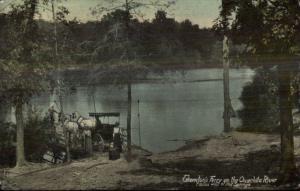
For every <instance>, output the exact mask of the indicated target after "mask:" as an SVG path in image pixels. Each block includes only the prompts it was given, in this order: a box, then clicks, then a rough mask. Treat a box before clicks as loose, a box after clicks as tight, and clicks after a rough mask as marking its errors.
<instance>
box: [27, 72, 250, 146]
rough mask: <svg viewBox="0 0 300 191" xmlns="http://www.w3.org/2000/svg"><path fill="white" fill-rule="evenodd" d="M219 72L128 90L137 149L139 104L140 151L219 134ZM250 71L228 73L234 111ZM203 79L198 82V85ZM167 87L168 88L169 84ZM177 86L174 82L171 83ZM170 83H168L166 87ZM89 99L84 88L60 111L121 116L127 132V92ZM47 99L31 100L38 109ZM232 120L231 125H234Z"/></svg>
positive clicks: (98, 91)
mask: <svg viewBox="0 0 300 191" xmlns="http://www.w3.org/2000/svg"><path fill="white" fill-rule="evenodd" d="M222 74H223V73H222V70H221V69H200V70H191V71H187V72H186V73H185V75H184V76H183V75H182V74H181V73H180V72H177V73H172V72H170V73H166V74H165V76H164V77H161V76H157V75H152V76H150V77H149V78H151V79H155V78H165V79H166V80H165V83H157V82H156V83H140V84H134V85H133V86H132V96H133V105H132V127H133V130H132V136H133V143H136V144H138V130H137V128H138V116H137V112H138V108H137V107H138V104H137V101H138V100H140V105H139V107H140V108H139V110H140V122H141V137H142V146H143V147H144V148H146V149H148V150H151V151H153V152H163V151H168V150H172V149H176V148H177V147H179V146H181V145H183V144H184V142H173V141H168V140H173V139H181V140H182V139H191V138H199V137H202V136H206V135H216V134H219V133H221V132H222V130H223V118H222V116H223V82H222ZM252 76H253V71H252V70H249V69H241V70H231V79H230V83H231V84H230V95H231V99H232V105H233V107H234V109H236V110H237V109H239V108H241V107H242V104H241V103H240V101H239V100H238V98H239V96H240V94H241V91H242V87H243V86H244V85H245V83H247V82H249V81H251V79H252ZM202 80H203V81H202ZM170 81H171V82H172V83H171V82H170ZM174 81H177V83H173V82H174ZM168 82H169V83H168ZM93 93H94V97H93V96H92V95H91V91H89V89H88V88H87V87H78V88H77V90H76V91H73V93H71V94H68V95H65V96H64V111H65V112H67V113H72V112H74V111H78V112H79V113H80V114H81V115H83V116H88V113H89V112H94V110H95V108H94V99H95V107H96V111H97V112H120V113H121V126H122V127H126V117H127V113H126V111H127V109H126V107H127V102H126V96H127V92H126V89H122V88H121V89H120V88H116V87H101V86H99V87H95V89H94V92H93ZM49 100H50V98H49V95H43V96H40V97H38V98H35V99H34V100H33V103H34V104H35V105H36V106H38V107H39V108H41V109H45V108H47V107H48V105H49ZM238 124H239V121H238V120H233V125H235V126H236V125H238Z"/></svg>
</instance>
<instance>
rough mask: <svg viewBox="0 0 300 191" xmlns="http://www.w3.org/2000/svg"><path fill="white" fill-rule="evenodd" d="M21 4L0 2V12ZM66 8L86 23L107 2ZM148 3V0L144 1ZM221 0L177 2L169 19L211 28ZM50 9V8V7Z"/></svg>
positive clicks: (74, 2)
mask: <svg viewBox="0 0 300 191" xmlns="http://www.w3.org/2000/svg"><path fill="white" fill-rule="evenodd" d="M18 1H19V2H20V1H22V0H0V11H3V10H2V9H3V7H6V6H7V5H8V4H9V3H15V2H18ZM62 1H63V2H62V3H61V4H63V5H64V6H65V7H67V8H68V9H69V11H70V15H69V16H68V18H69V19H73V18H75V17H76V18H77V19H78V20H79V21H82V22H86V21H89V20H96V19H97V16H94V15H92V14H91V10H90V9H91V8H94V7H95V6H97V5H98V4H99V3H103V2H104V1H105V0H67V1H66V0H62ZM142 1H143V2H146V1H147V0H142ZM220 5H221V0H176V4H175V5H174V6H172V7H171V9H170V10H168V11H167V12H168V14H169V17H172V18H175V19H176V20H178V21H183V20H185V19H189V20H191V21H192V22H193V23H194V24H198V25H199V26H200V27H211V26H212V24H213V21H214V20H215V19H216V18H217V17H218V13H219V7H220ZM49 8H50V7H49ZM155 11H156V10H154V9H144V10H142V12H143V13H144V14H145V19H150V20H151V19H152V18H153V16H154V13H155ZM42 18H44V19H48V20H49V19H51V13H50V12H49V11H45V12H44V13H43V14H42Z"/></svg>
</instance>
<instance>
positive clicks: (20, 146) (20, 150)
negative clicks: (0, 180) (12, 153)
mask: <svg viewBox="0 0 300 191" xmlns="http://www.w3.org/2000/svg"><path fill="white" fill-rule="evenodd" d="M15 115H16V123H17V145H16V147H17V148H16V167H21V166H24V165H25V164H26V160H25V152H24V125H23V104H22V103H17V104H16V114H15Z"/></svg>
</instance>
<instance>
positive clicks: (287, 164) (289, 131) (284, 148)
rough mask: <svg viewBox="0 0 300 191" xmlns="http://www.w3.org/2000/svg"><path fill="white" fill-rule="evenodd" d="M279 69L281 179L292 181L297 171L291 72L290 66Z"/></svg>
mask: <svg viewBox="0 0 300 191" xmlns="http://www.w3.org/2000/svg"><path fill="white" fill-rule="evenodd" d="M278 69H279V71H278V72H279V109H280V129H281V166H280V171H281V175H282V177H281V181H282V183H287V182H290V181H291V180H292V179H293V178H294V177H295V175H296V174H295V173H296V165H295V159H294V127H293V117H292V99H291V72H290V70H289V67H288V66H283V65H280V66H279V67H278Z"/></svg>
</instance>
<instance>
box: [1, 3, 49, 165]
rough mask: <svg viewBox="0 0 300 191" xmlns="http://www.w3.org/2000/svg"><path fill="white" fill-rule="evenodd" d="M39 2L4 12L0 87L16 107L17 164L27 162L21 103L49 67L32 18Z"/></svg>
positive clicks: (35, 89) (34, 91)
mask: <svg viewBox="0 0 300 191" xmlns="http://www.w3.org/2000/svg"><path fill="white" fill-rule="evenodd" d="M43 2H45V3H46V1H43ZM38 3H39V1H38V0H24V2H23V4H20V5H14V6H12V9H11V11H10V12H9V13H8V14H7V15H6V19H7V23H6V25H5V34H6V38H5V44H6V46H7V47H6V48H7V50H8V52H9V54H8V56H7V57H6V58H5V59H3V60H1V62H0V68H1V71H2V72H3V73H4V74H5V77H4V78H3V80H1V82H0V89H1V91H2V92H3V95H5V100H8V101H9V102H11V103H12V104H13V105H14V107H15V110H16V111H15V115H16V123H17V130H16V133H17V145H16V166H17V167H19V166H23V165H24V164H25V163H26V159H25V154H24V116H23V106H24V104H25V103H27V102H28V101H29V100H30V98H31V97H32V96H33V95H36V94H38V93H40V92H41V91H42V90H43V89H44V85H45V84H44V83H43V80H42V79H44V74H45V71H46V70H47V68H48V64H46V63H47V61H46V60H44V59H43V57H42V56H41V55H42V54H43V53H42V52H43V51H45V48H44V47H43V46H42V44H40V43H39V42H40V40H41V39H42V38H41V37H40V36H39V33H38V25H37V23H36V21H35V15H36V13H37V10H38V8H37V6H38Z"/></svg>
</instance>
